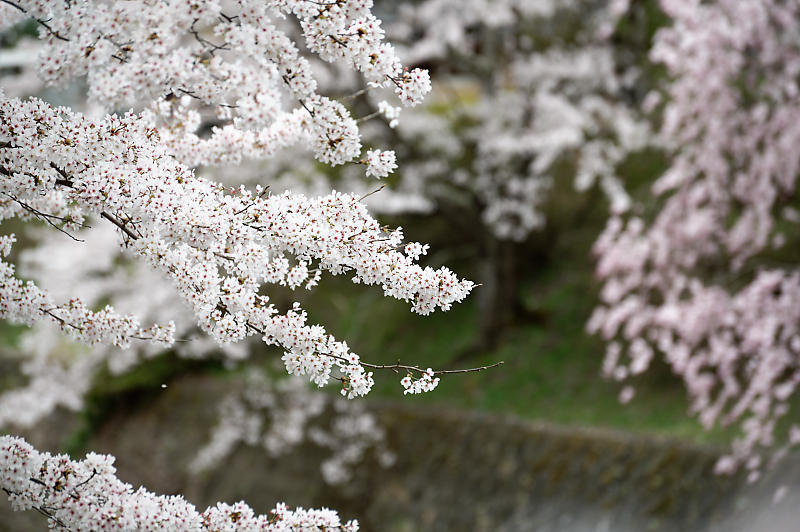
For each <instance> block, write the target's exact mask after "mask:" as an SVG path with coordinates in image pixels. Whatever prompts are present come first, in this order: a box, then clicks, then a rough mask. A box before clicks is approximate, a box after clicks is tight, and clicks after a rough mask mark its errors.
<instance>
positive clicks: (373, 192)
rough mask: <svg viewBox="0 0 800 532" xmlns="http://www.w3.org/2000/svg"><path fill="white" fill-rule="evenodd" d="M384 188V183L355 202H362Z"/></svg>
mask: <svg viewBox="0 0 800 532" xmlns="http://www.w3.org/2000/svg"><path fill="white" fill-rule="evenodd" d="M384 188H386V184H385V183H384V184H383V185H381V186H379V187H378V188H376V189H375V190H373V191H372V192H367V193H366V194H364V195H363V196H361V197H360V198H358V200H357V201H362V200H363V199H365V198H368V197H370V196H372V195H373V194H377V193H378V192H380V191H381V190H383V189H384Z"/></svg>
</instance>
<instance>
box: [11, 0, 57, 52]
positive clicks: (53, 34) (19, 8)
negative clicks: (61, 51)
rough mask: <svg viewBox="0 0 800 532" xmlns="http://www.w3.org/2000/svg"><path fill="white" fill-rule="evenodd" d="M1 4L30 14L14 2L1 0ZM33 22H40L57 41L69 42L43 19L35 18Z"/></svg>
mask: <svg viewBox="0 0 800 532" xmlns="http://www.w3.org/2000/svg"><path fill="white" fill-rule="evenodd" d="M0 2H3V3H4V4H6V5H9V6H11V7H13V8H14V9H18V10H20V11H22V12H23V13H25V14H26V15H27V14H28V11H27V10H26V9H25V8H24V7H22V6H20V5H17V4H15V3H14V2H11V1H10V0H0ZM33 20H35V21H36V22H38V23H39V24H40V25H41V26H42V27H43V28H44V29H46V30H47V32H48V33H49V34H50V35H52V36H53V37H55V38H56V39H59V40H62V41H64V42H69V39H67V38H66V37H62V36H61V35H59V33H58V32H57V31H55V30H54V29H53V28H51V27H50V25H49V24H48V23H47V21H46V20H42V19H40V18H36V17H33Z"/></svg>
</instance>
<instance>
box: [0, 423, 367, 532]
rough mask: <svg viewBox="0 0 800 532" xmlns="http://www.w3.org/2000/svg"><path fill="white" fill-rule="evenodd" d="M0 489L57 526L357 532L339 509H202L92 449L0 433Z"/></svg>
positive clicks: (237, 506)
mask: <svg viewBox="0 0 800 532" xmlns="http://www.w3.org/2000/svg"><path fill="white" fill-rule="evenodd" d="M0 458H2V459H1V460H0V489H2V490H3V491H5V492H6V493H7V494H8V498H9V500H10V501H11V505H12V506H13V508H14V509H15V510H28V509H33V508H35V509H37V510H39V512H40V513H42V514H44V515H45V516H46V517H47V519H48V524H49V526H50V528H51V529H53V530H109V531H110V530H118V531H123V530H142V531H147V530H151V531H160V530H186V531H206V530H207V531H211V530H214V531H223V530H224V531H231V532H233V531H254V532H255V531H265V532H266V531H274V532H290V531H297V532H299V531H303V530H326V531H334V530H340V531H346V532H355V531H356V530H358V522H357V521H348V522H346V523H342V522H341V520H340V519H339V516H338V514H337V513H336V512H334V511H332V510H328V509H326V508H322V509H319V510H314V509H309V510H306V509H303V508H296V509H294V510H290V509H289V508H287V506H286V505H285V504H282V503H281V504H278V505H277V506H276V507H275V509H273V510H272V511H271V512H270V513H269V514H268V515H257V514H256V513H255V512H254V511H253V509H252V508H250V507H249V506H248V505H247V504H245V503H244V502H237V503H235V504H226V503H218V504H217V505H216V506H212V507H209V508H207V509H206V510H205V511H203V512H199V511H198V510H197V509H196V508H195V506H194V505H193V504H191V503H189V502H188V501H186V500H185V499H184V498H183V497H181V496H179V495H156V494H154V493H151V492H148V491H147V490H145V489H144V488H139V489H138V490H135V489H134V488H133V486H131V485H130V484H126V483H124V482H122V481H121V480H119V479H118V478H117V477H116V469H115V467H114V457H113V456H109V455H101V454H95V453H89V454H88V455H86V458H85V459H84V460H80V461H78V460H72V459H71V458H70V457H69V456H66V455H63V454H62V455H51V454H50V453H46V452H45V453H42V452H39V451H37V450H36V449H34V448H33V447H32V446H31V445H30V444H28V443H27V442H26V441H25V440H23V439H21V438H15V437H12V436H0Z"/></svg>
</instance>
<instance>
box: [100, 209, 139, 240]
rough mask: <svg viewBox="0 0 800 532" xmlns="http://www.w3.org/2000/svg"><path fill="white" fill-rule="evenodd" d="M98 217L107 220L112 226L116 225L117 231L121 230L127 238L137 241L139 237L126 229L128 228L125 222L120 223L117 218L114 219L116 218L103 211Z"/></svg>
mask: <svg viewBox="0 0 800 532" xmlns="http://www.w3.org/2000/svg"><path fill="white" fill-rule="evenodd" d="M100 216H102V217H103V218H105V219H106V220H108V221H109V222H111V223H112V224H114V225H116V226H117V227H119V229H120V230H121V231H122V232H123V233H125V234H126V235H128V236H129V237H130V238H131V239H133V240H138V239H139V235H137V234H136V233H134V232H133V231H131V230H130V229H129V228H128V226H127V225H126V224H125V222H122V221H121V220H120V219H119V218H117V217H116V216H114V215H113V214H109V213H107V212H106V211H103V212H101V213H100Z"/></svg>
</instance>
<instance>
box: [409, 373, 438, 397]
mask: <svg viewBox="0 0 800 532" xmlns="http://www.w3.org/2000/svg"><path fill="white" fill-rule="evenodd" d="M434 375H435V373H434V371H433V370H432V369H431V368H428V369H426V370H425V371H424V372H423V373H422V374H421V375H420V376H419V378H417V379H415V378H414V376H413V375H412V374H410V373H409V374H408V375H406V376H405V377H403V379H402V380H401V381H400V384H402V385H403V388H405V390H403V394H404V395H405V394H408V393H410V394H417V393H424V392H430V391H431V390H433V389H434V388H436V387H437V386H438V385H439V377H434Z"/></svg>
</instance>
